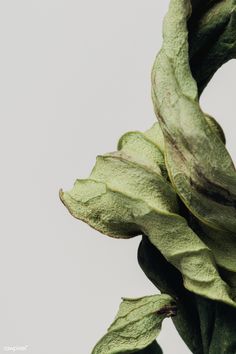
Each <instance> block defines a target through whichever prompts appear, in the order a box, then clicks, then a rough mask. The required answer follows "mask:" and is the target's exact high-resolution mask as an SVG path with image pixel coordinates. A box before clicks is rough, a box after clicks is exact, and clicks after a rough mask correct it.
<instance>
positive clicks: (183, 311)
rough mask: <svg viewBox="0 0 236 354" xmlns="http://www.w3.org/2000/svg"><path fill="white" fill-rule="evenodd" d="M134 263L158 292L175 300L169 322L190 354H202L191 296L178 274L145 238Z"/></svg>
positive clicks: (197, 320) (197, 321) (196, 315)
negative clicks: (175, 304)
mask: <svg viewBox="0 0 236 354" xmlns="http://www.w3.org/2000/svg"><path fill="white" fill-rule="evenodd" d="M138 261H139V264H140V266H141V268H142V270H143V271H144V273H145V274H146V275H147V277H148V278H149V279H150V280H151V281H152V283H153V284H154V285H155V286H156V287H157V288H158V289H159V290H160V291H161V292H163V293H166V294H169V295H171V296H172V297H173V298H175V299H177V300H176V301H177V303H178V311H177V315H176V316H175V317H173V318H172V321H173V322H174V325H175V327H176V329H177V330H178V332H179V334H180V335H181V337H182V338H183V340H184V341H185V343H186V344H187V346H188V347H189V349H190V350H191V352H192V353H194V354H203V353H204V351H203V347H202V336H201V329H200V322H199V315H198V308H197V306H196V302H195V296H194V294H192V293H190V292H189V291H187V290H186V289H185V288H184V286H183V280H182V276H181V273H180V272H179V271H178V270H177V269H176V268H175V267H173V266H172V265H171V264H170V263H169V262H167V260H166V259H165V258H164V257H163V255H162V254H161V253H160V252H159V251H158V250H157V249H156V248H155V247H154V246H153V245H152V244H151V243H150V242H149V241H148V238H147V237H146V236H145V237H143V239H142V242H141V243H140V246H139V249H138Z"/></svg>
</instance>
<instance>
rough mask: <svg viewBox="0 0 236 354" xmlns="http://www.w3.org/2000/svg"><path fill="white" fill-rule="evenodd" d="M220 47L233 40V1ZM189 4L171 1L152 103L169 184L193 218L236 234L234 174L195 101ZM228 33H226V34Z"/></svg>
mask: <svg viewBox="0 0 236 354" xmlns="http://www.w3.org/2000/svg"><path fill="white" fill-rule="evenodd" d="M231 4H232V7H231V17H230V22H229V25H228V26H229V27H230V28H229V30H227V31H226V32H225V33H224V36H223V37H224V38H223V39H222V43H224V48H225V47H227V46H229V47H230V48H231V46H234V45H235V43H234V44H231V42H232V41H234V42H235V34H234V31H235V28H236V26H235V25H234V22H235V11H236V10H235V1H232V2H231ZM190 14H191V7H190V2H189V1H186V0H172V1H171V3H170V7H169V12H168V14H167V16H166V18H165V22H164V43H163V47H162V49H161V51H160V53H159V55H158V56H157V59H156V61H155V64H154V67H153V72H152V87H153V102H154V106H155V111H156V114H157V116H158V117H159V120H160V125H161V129H162V132H163V135H164V140H165V161H166V167H167V170H168V174H169V177H170V180H171V183H172V185H173V187H174V189H175V190H176V192H177V193H178V195H179V197H180V198H181V199H182V201H183V202H184V204H185V205H186V207H187V208H188V209H189V210H190V212H191V213H192V214H194V215H195V216H196V218H198V219H199V220H201V221H202V222H203V223H204V224H206V225H208V226H210V227H212V228H214V229H218V230H222V231H226V232H232V233H235V230H236V208H235V205H236V172H235V168H234V165H233V162H232V160H231V157H230V155H229V153H228V151H227V150H226V148H225V146H224V144H223V142H222V141H221V139H219V136H218V135H217V134H216V133H215V132H214V131H213V130H212V129H211V127H209V124H208V123H207V120H206V117H205V114H204V113H203V112H202V110H201V108H200V106H199V102H198V88H197V84H196V82H195V80H194V79H193V77H192V74H191V70H190V66H189V46H188V28H187V21H188V18H189V16H190ZM228 32H230V34H229V33H228Z"/></svg>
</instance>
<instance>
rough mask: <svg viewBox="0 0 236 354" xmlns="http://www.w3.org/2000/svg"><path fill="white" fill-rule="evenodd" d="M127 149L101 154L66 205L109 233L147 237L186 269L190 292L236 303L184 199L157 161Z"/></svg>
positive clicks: (67, 197) (65, 200) (68, 194)
mask: <svg viewBox="0 0 236 354" xmlns="http://www.w3.org/2000/svg"><path fill="white" fill-rule="evenodd" d="M147 146H148V147H150V145H149V142H148V144H147ZM153 146H154V145H153ZM153 146H152V148H153ZM123 148H124V147H122V150H120V151H119V152H117V153H113V154H107V155H104V156H99V157H98V158H97V162H96V165H95V167H94V169H93V171H92V173H91V175H90V178H89V179H87V180H78V181H76V183H75V185H74V188H73V189H72V190H71V191H70V192H66V193H63V192H61V199H62V201H63V203H64V204H65V205H66V206H67V208H68V209H69V211H70V212H71V214H72V215H74V216H75V217H76V218H78V219H81V220H83V221H86V222H87V223H88V224H90V225H91V226H92V227H94V228H95V229H97V230H99V231H100V232H102V233H104V234H106V235H109V236H112V237H118V238H129V237H133V236H136V235H140V234H145V235H147V236H148V238H149V240H150V242H151V243H152V244H153V245H154V246H155V247H156V248H157V249H158V250H159V251H160V252H161V253H162V254H163V256H164V257H165V258H166V259H167V260H168V261H169V262H170V263H171V264H173V265H174V266H175V267H176V268H177V269H178V270H179V271H180V272H181V274H182V276H183V279H184V286H185V287H186V288H187V289H188V290H190V291H192V292H195V293H196V294H199V295H202V296H206V297H208V298H210V299H213V300H219V301H223V302H225V303H228V304H231V305H233V306H235V305H236V304H235V303H234V301H233V300H232V298H231V293H230V289H229V288H228V286H227V285H226V283H224V281H223V280H222V279H221V277H220V276H219V274H218V271H217V268H216V266H215V261H214V258H213V255H212V253H211V251H210V250H209V249H208V248H207V246H206V245H205V244H204V243H203V242H202V241H201V240H200V239H199V237H198V236H197V235H196V234H195V233H194V232H193V230H192V229H191V228H190V227H189V226H188V224H187V222H186V220H185V219H184V218H183V217H181V216H180V215H178V214H177V213H178V212H179V205H178V200H177V196H176V193H175V191H174V190H173V189H172V187H171V185H170V183H169V182H168V181H167V180H166V178H165V177H163V176H162V175H161V174H159V172H157V169H153V160H152V159H151V160H150V159H149V158H147V161H146V165H144V163H143V162H142V163H138V161H137V158H136V156H135V158H134V159H133V154H134V152H133V151H134V147H132V150H131V151H130V152H129V151H128V150H127V148H126V151H125V153H124V152H123ZM156 148H157V149H158V147H156Z"/></svg>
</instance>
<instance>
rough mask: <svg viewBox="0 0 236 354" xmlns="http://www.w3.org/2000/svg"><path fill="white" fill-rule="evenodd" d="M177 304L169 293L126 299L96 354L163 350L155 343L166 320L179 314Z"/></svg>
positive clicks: (98, 344) (94, 350) (96, 349)
mask: <svg viewBox="0 0 236 354" xmlns="http://www.w3.org/2000/svg"><path fill="white" fill-rule="evenodd" d="M175 313H176V304H175V302H174V300H173V299H172V298H171V297H170V296H169V295H164V294H162V295H153V296H146V297H143V298H138V299H126V298H124V299H123V302H122V303H121V305H120V308H119V311H118V314H117V316H116V318H115V320H114V322H113V323H112V325H111V326H110V328H109V329H108V332H107V334H106V335H105V336H104V337H103V338H102V339H101V340H100V341H99V342H98V343H97V345H96V346H95V348H94V349H93V351H92V354H124V353H140V354H141V353H143V354H144V353H147V351H145V350H144V351H143V349H145V348H147V347H149V348H151V350H152V352H150V354H152V353H153V354H155V353H161V351H160V348H159V347H158V346H157V344H153V342H154V340H155V339H156V337H157V335H158V334H159V332H160V330H161V324H162V321H163V320H164V319H165V318H166V317H170V316H173V315H175Z"/></svg>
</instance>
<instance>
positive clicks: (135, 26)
mask: <svg viewBox="0 0 236 354" xmlns="http://www.w3.org/2000/svg"><path fill="white" fill-rule="evenodd" d="M167 5H168V1H164V0H162V1H157V0H149V1H144V0H128V1H127V0H119V1H118V0H117V1H115V0H99V1H98V0H93V1H92V0H76V1H72V0H40V1H39V0H38V1H35V0H30V1H29V0H28V1H27V0H17V1H16V0H8V1H3V0H2V1H0V45H1V56H0V63H1V65H0V91H1V92H0V98H1V105H0V111H1V112H0V113H1V132H0V134H1V138H0V144H1V147H0V151H1V230H0V231H1V247H0V252H1V254H0V263H1V264H0V272H1V276H0V279H1V300H0V314H1V315H0V326H1V329H0V333H1V335H0V352H3V347H4V346H16V345H28V350H27V352H29V353H33V354H75V353H78V354H87V353H90V351H91V348H92V346H93V345H94V344H95V342H96V341H97V340H98V339H99V338H100V337H101V336H102V335H103V334H104V333H105V330H106V328H107V327H108V325H109V324H110V322H111V320H112V319H113V317H114V315H115V313H116V310H117V307H118V305H119V303H120V297H121V296H129V297H135V296H142V295H147V294H153V293H155V289H154V287H153V286H152V284H151V283H150V282H149V281H148V280H147V279H146V277H145V276H144V275H143V273H142V271H141V270H140V269H139V267H138V265H137V261H136V251H137V246H138V243H139V238H136V239H133V240H130V241H117V240H112V239H109V238H106V237H105V236H102V235H100V234H99V233H98V232H96V231H94V230H92V229H90V228H89V227H88V226H87V225H85V224H83V223H82V222H79V221H77V220H75V219H73V218H72V217H71V216H70V215H69V214H68V212H67V211H66V209H65V208H64V207H63V206H62V204H61V203H60V201H59V198H58V190H59V188H61V187H63V188H64V189H65V190H66V189H68V188H70V187H71V186H72V184H73V182H74V180H75V179H76V178H77V177H81V178H85V177H86V176H88V174H89V172H90V170H91V168H92V166H93V165H94V162H95V156H96V155H97V154H101V153H104V152H108V151H113V150H115V148H116V142H117V140H118V138H119V137H120V136H121V134H122V133H124V132H126V131H128V130H138V129H140V130H144V129H146V128H148V127H149V126H150V125H151V124H152V123H153V121H154V120H155V117H154V114H153V109H152V103H151V99H150V71H151V65H152V63H153V60H154V57H155V55H156V52H157V50H158V49H159V48H160V46H161V26H162V19H163V16H164V13H165V12H166V10H167ZM235 72H236V66H235V64H234V63H233V62H231V63H229V64H228V65H227V66H225V67H224V68H223V69H222V70H221V71H219V72H218V73H217V75H216V76H215V78H214V80H213V81H212V82H211V84H210V85H209V87H208V88H207V90H206V91H205V93H204V96H203V98H202V106H203V109H204V110H205V111H207V112H208V113H210V114H212V115H213V116H215V117H216V118H217V119H218V120H219V121H220V123H221V124H222V126H223V127H224V129H225V132H226V135H227V138H228V148H229V150H230V152H231V153H232V155H233V157H234V158H235V157H236V149H235V144H234V138H235V130H234V127H235V125H234V121H233V119H234V113H233V112H234V111H235V98H233V91H234V90H235V80H234V79H233V78H234V75H235ZM159 342H160V344H161V345H162V347H163V349H164V352H165V354H173V353H175V354H187V353H189V351H188V349H186V347H185V345H184V344H183V343H182V341H181V339H180V338H179V337H178V335H177V333H176V332H175V330H174V328H173V327H172V324H171V321H170V320H166V321H165V323H164V325H163V331H162V333H161V335H160V337H159Z"/></svg>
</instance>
